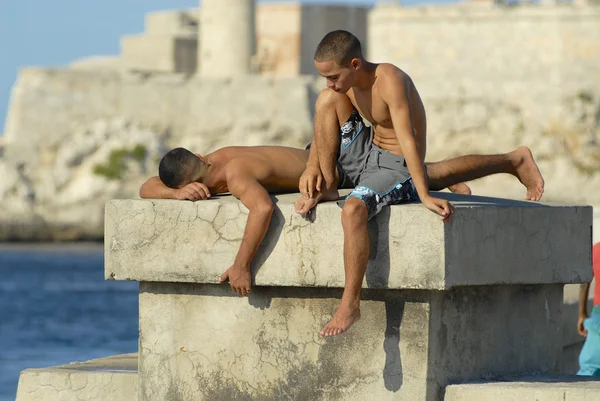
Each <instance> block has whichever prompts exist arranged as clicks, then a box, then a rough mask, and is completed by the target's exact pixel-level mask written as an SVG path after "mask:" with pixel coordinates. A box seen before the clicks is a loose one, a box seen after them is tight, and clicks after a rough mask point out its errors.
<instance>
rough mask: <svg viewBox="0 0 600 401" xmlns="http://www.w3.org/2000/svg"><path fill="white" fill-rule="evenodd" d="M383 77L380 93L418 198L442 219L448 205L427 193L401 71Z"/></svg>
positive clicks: (447, 215)
mask: <svg viewBox="0 0 600 401" xmlns="http://www.w3.org/2000/svg"><path fill="white" fill-rule="evenodd" d="M382 78H384V79H385V81H386V82H383V81H382V82H381V86H380V88H381V89H380V94H381V97H382V99H383V101H384V102H385V103H386V104H387V105H388V107H389V110H390V116H391V117H392V124H393V126H394V131H395V132H396V137H397V138H398V143H399V144H400V147H401V148H402V153H403V155H404V159H405V160H406V166H407V167H408V172H409V173H410V175H411V177H412V181H413V184H414V185H415V188H416V190H417V193H418V194H419V198H420V199H421V202H422V203H423V204H424V205H425V206H426V207H427V208H428V209H429V210H431V211H433V212H435V213H437V214H440V215H441V216H442V217H443V220H447V219H448V218H449V217H450V214H451V206H450V204H449V203H448V201H446V200H443V199H439V198H435V197H433V196H431V195H430V194H429V187H428V185H427V178H426V175H425V168H424V161H423V160H422V159H421V156H420V155H419V152H418V149H417V143H416V140H415V136H414V126H413V121H412V115H411V109H410V104H409V99H408V92H407V88H406V81H405V79H404V74H403V73H402V72H400V71H390V72H388V73H387V74H385V76H384V77H382Z"/></svg>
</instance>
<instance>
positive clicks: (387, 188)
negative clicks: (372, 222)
mask: <svg viewBox="0 0 600 401" xmlns="http://www.w3.org/2000/svg"><path fill="white" fill-rule="evenodd" d="M370 156H373V157H368V158H367V161H366V164H365V166H364V169H363V172H362V174H361V178H360V182H359V183H358V185H357V186H356V188H354V190H353V191H352V192H351V193H350V195H348V197H347V198H346V203H345V204H344V207H343V209H342V226H343V228H344V271H345V273H346V282H345V286H344V293H343V294H342V299H341V301H340V306H339V307H338V309H337V310H336V312H335V314H334V315H333V318H332V319H331V320H330V321H329V323H327V324H326V325H325V327H324V328H323V330H321V335H324V336H335V335H338V334H341V333H343V332H345V331H346V330H348V329H349V328H350V326H351V325H352V324H353V323H354V322H356V321H357V320H358V319H359V318H360V307H359V305H360V293H361V289H362V282H363V279H364V277H365V272H366V270H367V264H368V262H369V232H368V228H367V223H368V221H369V219H371V218H373V217H374V216H376V215H377V214H378V213H379V212H380V211H381V210H382V209H383V208H384V207H386V206H388V205H395V204H400V203H404V202H411V201H415V200H417V199H418V196H417V192H416V191H415V189H414V186H413V184H412V182H411V180H410V175H409V173H408V169H407V168H406V167H400V168H398V166H403V165H404V158H403V157H402V156H397V155H394V154H392V153H389V152H386V151H383V150H377V149H372V150H371V153H370Z"/></svg>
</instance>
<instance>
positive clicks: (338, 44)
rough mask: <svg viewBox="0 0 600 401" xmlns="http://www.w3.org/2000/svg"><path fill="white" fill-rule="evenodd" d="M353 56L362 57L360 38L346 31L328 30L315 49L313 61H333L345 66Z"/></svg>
mask: <svg viewBox="0 0 600 401" xmlns="http://www.w3.org/2000/svg"><path fill="white" fill-rule="evenodd" d="M353 58H361V59H362V48H361V45H360V40H358V38H357V37H356V36H354V35H353V34H351V33H350V32H348V31H343V30H337V31H332V32H329V33H328V34H327V35H325V37H324V38H323V39H321V42H320V43H319V45H318V46H317V50H315V61H335V62H336V63H337V64H339V65H342V66H345V65H346V64H348V63H349V62H350V60H352V59H353Z"/></svg>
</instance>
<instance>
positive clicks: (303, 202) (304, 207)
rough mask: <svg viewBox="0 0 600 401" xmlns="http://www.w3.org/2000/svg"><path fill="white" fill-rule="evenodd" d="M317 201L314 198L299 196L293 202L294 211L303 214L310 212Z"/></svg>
mask: <svg viewBox="0 0 600 401" xmlns="http://www.w3.org/2000/svg"><path fill="white" fill-rule="evenodd" d="M317 203H318V202H317V199H316V198H305V197H302V198H299V199H298V200H297V201H296V203H295V208H296V213H298V214H301V215H305V214H306V213H308V212H310V210H311V209H312V208H313V207H315V206H317Z"/></svg>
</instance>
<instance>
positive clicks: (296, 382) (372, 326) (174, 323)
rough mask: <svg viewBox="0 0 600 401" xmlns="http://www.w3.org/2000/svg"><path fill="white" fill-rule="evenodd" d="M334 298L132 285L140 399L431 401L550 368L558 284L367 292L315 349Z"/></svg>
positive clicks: (333, 293) (555, 345) (300, 292)
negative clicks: (355, 314) (351, 319)
mask: <svg viewBox="0 0 600 401" xmlns="http://www.w3.org/2000/svg"><path fill="white" fill-rule="evenodd" d="M340 295H341V292H340V291H339V290H333V289H306V288H273V287H271V288H263V287H257V288H255V290H254V291H253V293H252V295H251V296H250V297H249V298H240V297H238V296H235V295H233V294H232V293H231V290H230V289H229V288H228V286H227V285H220V286H219V285H211V284H204V285H202V284H168V283H148V282H145V283H141V287H140V372H141V373H140V375H141V376H140V401H149V400H165V401H174V400H178V401H183V400H233V399H243V400H261V401H266V400H282V399H295V400H296V399H306V400H365V399H373V400H378V401H379V400H392V399H393V400H397V399H402V400H411V401H419V400H428V401H429V400H431V401H433V400H436V401H437V400H439V396H440V390H441V389H442V388H443V387H444V386H446V385H447V384H449V383H451V382H456V381H465V380H473V379H477V378H485V377H489V376H491V375H506V374H514V373H518V372H554V371H556V369H557V366H558V363H559V358H560V355H561V350H562V347H561V331H560V303H561V302H560V300H561V299H562V286H561V285H556V284H555V285H540V286H487V287H484V286H481V287H474V288H460V289H453V290H450V291H414V290H408V291H407V290H404V291H401V290H367V291H365V294H364V297H363V298H364V300H363V302H362V304H361V310H362V319H361V320H360V321H359V322H358V323H357V324H356V325H355V326H353V327H352V328H351V330H350V331H348V332H347V333H346V334H344V335H343V336H340V337H335V338H328V339H325V338H323V337H321V336H320V335H319V334H318V332H319V330H320V329H321V327H322V326H323V325H324V324H325V323H326V322H327V320H328V319H329V318H330V317H331V314H332V313H333V312H334V311H335V308H336V307H337V305H338V303H339V296H340Z"/></svg>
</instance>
